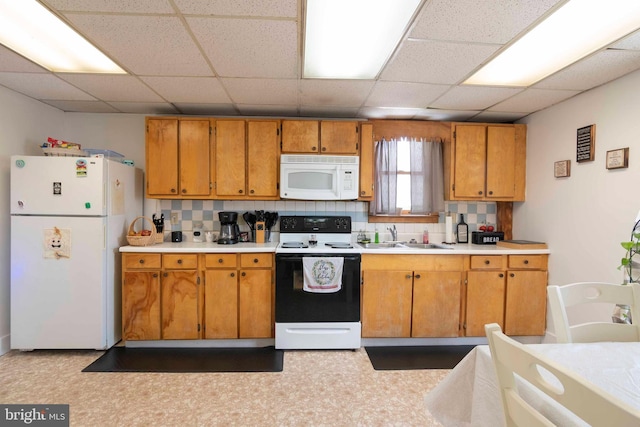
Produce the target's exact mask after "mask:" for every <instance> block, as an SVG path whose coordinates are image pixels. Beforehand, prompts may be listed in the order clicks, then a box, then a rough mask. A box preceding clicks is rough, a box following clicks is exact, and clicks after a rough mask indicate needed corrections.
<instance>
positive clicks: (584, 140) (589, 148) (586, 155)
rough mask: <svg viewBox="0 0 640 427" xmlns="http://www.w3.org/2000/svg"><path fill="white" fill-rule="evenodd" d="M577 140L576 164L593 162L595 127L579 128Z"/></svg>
mask: <svg viewBox="0 0 640 427" xmlns="http://www.w3.org/2000/svg"><path fill="white" fill-rule="evenodd" d="M577 139H578V143H577V148H576V161H577V162H578V163H580V162H591V161H593V159H594V157H595V151H596V150H595V143H596V125H589V126H585V127H582V128H579V129H578V135H577Z"/></svg>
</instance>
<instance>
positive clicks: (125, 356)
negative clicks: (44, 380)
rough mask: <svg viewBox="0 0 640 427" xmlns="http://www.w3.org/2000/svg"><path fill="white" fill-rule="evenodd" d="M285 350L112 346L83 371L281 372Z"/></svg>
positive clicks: (267, 348)
mask: <svg viewBox="0 0 640 427" xmlns="http://www.w3.org/2000/svg"><path fill="white" fill-rule="evenodd" d="M283 358H284V352H283V350H276V349H275V348H274V347H260V348H127V347H112V348H111V349H109V350H108V351H107V352H106V353H105V354H103V355H102V356H101V357H100V358H99V359H98V360H96V361H95V362H93V363H92V364H91V365H89V366H87V367H86V368H84V369H83V370H82V372H281V371H282V364H283Z"/></svg>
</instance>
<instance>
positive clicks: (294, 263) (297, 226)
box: [275, 216, 362, 349]
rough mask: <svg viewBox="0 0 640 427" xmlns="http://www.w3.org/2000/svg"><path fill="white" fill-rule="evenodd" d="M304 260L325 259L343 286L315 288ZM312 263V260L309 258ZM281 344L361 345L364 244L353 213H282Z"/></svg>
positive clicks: (308, 346) (278, 313)
mask: <svg viewBox="0 0 640 427" xmlns="http://www.w3.org/2000/svg"><path fill="white" fill-rule="evenodd" d="M305 259H307V260H313V261H314V262H319V263H323V265H325V266H327V267H328V269H327V271H328V272H329V274H334V267H333V265H336V262H335V261H336V260H339V262H338V263H337V265H340V266H342V271H341V274H339V275H338V270H335V276H332V280H339V282H340V286H339V288H338V287H337V288H336V290H331V291H314V290H313V287H311V286H308V283H305V280H307V281H308V280H310V279H309V277H310V274H309V272H308V271H307V275H306V277H305V267H304V265H305ZM307 265H308V261H307ZM275 299H276V331H275V346H276V348H278V349H357V348H360V343H361V329H362V326H361V322H360V249H359V248H358V247H357V245H354V244H352V242H351V217H349V216H282V217H280V244H279V245H278V247H277V248H276V297H275Z"/></svg>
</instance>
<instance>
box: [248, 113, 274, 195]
mask: <svg viewBox="0 0 640 427" xmlns="http://www.w3.org/2000/svg"><path fill="white" fill-rule="evenodd" d="M279 142H280V122H279V121H277V120H265V121H261V120H250V121H249V122H248V123H247V176H246V180H247V193H248V194H247V195H248V196H249V197H260V198H277V197H279V192H278V182H279V175H278V167H279V162H280V150H279V149H278V145H279Z"/></svg>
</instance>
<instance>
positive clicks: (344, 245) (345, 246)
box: [324, 242, 353, 249]
mask: <svg viewBox="0 0 640 427" xmlns="http://www.w3.org/2000/svg"><path fill="white" fill-rule="evenodd" d="M324 245H325V246H329V247H330V248H334V249H352V248H353V245H352V244H351V243H345V242H327V243H325V244H324Z"/></svg>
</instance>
